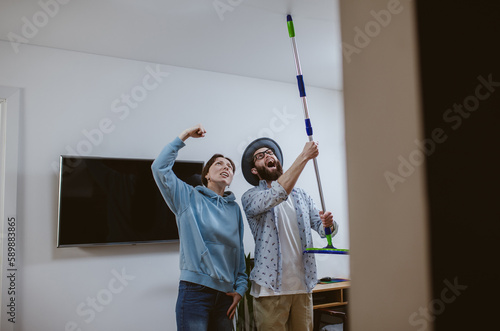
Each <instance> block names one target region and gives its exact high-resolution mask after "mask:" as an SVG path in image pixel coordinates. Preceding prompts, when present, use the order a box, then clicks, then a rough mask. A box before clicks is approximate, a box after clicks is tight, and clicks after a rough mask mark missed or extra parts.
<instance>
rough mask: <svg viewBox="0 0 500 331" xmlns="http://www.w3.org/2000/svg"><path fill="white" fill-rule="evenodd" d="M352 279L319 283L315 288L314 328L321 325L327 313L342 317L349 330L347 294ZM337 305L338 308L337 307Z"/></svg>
mask: <svg viewBox="0 0 500 331" xmlns="http://www.w3.org/2000/svg"><path fill="white" fill-rule="evenodd" d="M350 286H351V282H350V281H345V282H337V283H327V284H317V285H316V286H315V287H314V289H313V293H312V296H313V309H314V330H318V329H319V326H320V321H321V316H322V315H323V314H327V315H330V316H335V317H338V318H341V319H342V321H343V323H344V330H347V329H348V328H347V327H348V326H347V324H348V323H347V312H346V306H347V296H348V291H349V288H350ZM335 307H337V308H338V309H335Z"/></svg>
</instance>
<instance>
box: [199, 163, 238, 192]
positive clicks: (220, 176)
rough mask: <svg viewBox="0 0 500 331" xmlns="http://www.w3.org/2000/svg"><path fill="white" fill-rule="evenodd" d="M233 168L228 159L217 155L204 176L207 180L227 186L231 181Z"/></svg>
mask: <svg viewBox="0 0 500 331" xmlns="http://www.w3.org/2000/svg"><path fill="white" fill-rule="evenodd" d="M233 176H234V169H233V166H232V165H231V162H229V160H228V159H226V158H223V157H218V158H216V159H215V162H214V163H213V164H212V165H211V166H210V169H208V173H207V175H206V176H205V177H206V178H207V180H208V182H209V183H210V182H213V183H217V184H224V186H229V185H230V184H231V182H232V181H233Z"/></svg>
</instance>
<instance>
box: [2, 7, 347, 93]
mask: <svg viewBox="0 0 500 331" xmlns="http://www.w3.org/2000/svg"><path fill="white" fill-rule="evenodd" d="M43 4H45V5H43ZM287 14H291V15H292V17H293V21H294V26H295V33H296V42H297V45H298V50H299V54H300V61H301V66H302V72H303V75H304V82H305V85H306V86H316V87H323V88H328V89H335V90H342V72H341V69H342V53H341V42H340V22H339V15H338V0H289V1H286V0H197V1H195V0H86V1H84V0H23V1H19V0H0V39H1V40H4V41H9V42H11V41H12V40H15V42H14V43H11V45H13V51H15V49H16V47H17V49H18V51H22V47H23V45H22V44H21V45H19V44H17V46H16V43H18V42H21V43H27V44H32V45H39V46H46V47H53V48H58V49H65V50H72V51H78V52H85V53H91V54H99V55H106V56H112V57H118V58H125V59H133V60H139V61H147V62H153V63H161V64H167V65H174V66H180V67H188V68H194V69H201V70H208V71H215V72H221V73H228V74H234V75H240V76H247V77H254V78H262V79H268V80H275V81H281V82H289V83H295V82H296V80H295V75H296V71H295V64H294V59H293V52H292V47H291V43H290V38H289V37H288V31H287V25H286V16H287Z"/></svg>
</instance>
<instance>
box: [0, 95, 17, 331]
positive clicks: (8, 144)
mask: <svg viewBox="0 0 500 331" xmlns="http://www.w3.org/2000/svg"><path fill="white" fill-rule="evenodd" d="M0 103H1V104H0V234H1V236H0V265H1V269H0V277H1V280H0V284H1V296H0V304H1V308H0V329H1V330H2V331H4V330H5V331H11V330H15V329H16V323H15V322H17V321H18V314H17V312H18V307H19V302H18V297H19V296H18V295H17V292H18V290H19V252H18V247H19V245H17V225H18V221H19V220H18V218H17V175H18V174H17V172H18V141H19V112H20V89H18V88H10V87H3V86H0Z"/></svg>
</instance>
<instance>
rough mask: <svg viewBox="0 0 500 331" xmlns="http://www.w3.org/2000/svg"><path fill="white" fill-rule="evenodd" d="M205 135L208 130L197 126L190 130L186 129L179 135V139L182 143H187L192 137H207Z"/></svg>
mask: <svg viewBox="0 0 500 331" xmlns="http://www.w3.org/2000/svg"><path fill="white" fill-rule="evenodd" d="M205 133H207V130H205V128H204V127H203V126H202V125H201V124H197V125H195V126H193V127H191V128H189V129H186V130H184V131H182V132H181V134H180V135H179V138H180V139H181V140H182V141H186V139H187V138H189V137H192V138H201V137H205Z"/></svg>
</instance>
